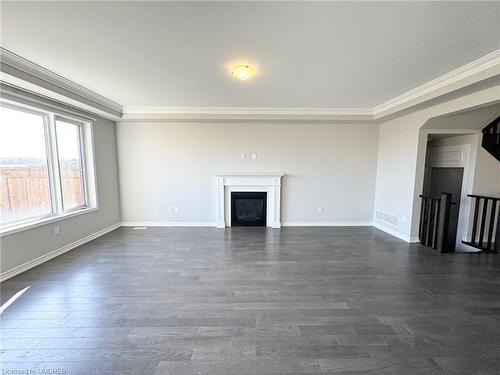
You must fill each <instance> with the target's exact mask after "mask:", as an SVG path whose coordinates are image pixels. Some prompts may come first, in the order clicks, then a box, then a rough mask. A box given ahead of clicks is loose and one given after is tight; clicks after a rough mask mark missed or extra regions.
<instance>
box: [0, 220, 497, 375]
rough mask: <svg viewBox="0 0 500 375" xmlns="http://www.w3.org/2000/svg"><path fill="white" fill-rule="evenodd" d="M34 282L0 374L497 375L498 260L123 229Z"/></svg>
mask: <svg viewBox="0 0 500 375" xmlns="http://www.w3.org/2000/svg"><path fill="white" fill-rule="evenodd" d="M27 286H31V288H30V289H28V290H27V291H26V292H25V293H24V295H22V296H21V297H20V298H19V299H18V300H17V301H16V302H15V303H14V304H12V305H11V306H10V307H9V308H7V310H6V311H5V312H4V313H3V314H2V315H1V342H0V346H1V361H2V363H1V365H0V367H1V374H8V373H9V372H8V371H11V372H10V373H14V370H18V371H20V370H28V369H30V368H36V369H44V370H45V371H47V370H52V371H60V372H53V373H65V374H108V373H110V374H111V373H116V374H158V375H160V374H172V375H192V374H196V375H229V374H234V375H249V374H255V375H266V374H295V375H299V374H350V375H353V374H367V373H369V374H398V375H405V374H411V375H416V374H425V375H434V374H464V375H465V374H466V375H490V374H500V255H498V256H495V255H484V254H482V255H477V254H454V255H440V254H437V253H436V252H435V251H434V250H432V249H429V248H424V247H421V246H419V245H408V244H406V243H404V242H402V241H400V240H398V239H395V238H394V237H391V236H389V235H387V234H385V233H383V232H381V231H379V230H377V229H374V228H369V227H363V228H284V229H282V230H271V229H265V228H233V229H227V230H217V229H213V228H149V229H146V230H134V229H131V228H128V229H126V228H121V229H118V230H116V231H114V232H112V233H109V234H107V235H105V236H103V237H101V238H99V239H97V240H95V241H92V242H89V243H88V244H86V245H84V246H81V247H80V248H78V249H75V250H73V251H71V252H69V253H66V254H64V255H62V256H60V257H58V258H56V259H54V260H52V261H50V262H47V263H45V264H43V265H41V266H39V267H36V268H34V269H32V270H30V271H28V272H26V273H24V274H21V275H19V276H17V277H14V278H12V279H10V280H8V281H6V282H4V283H3V284H2V285H1V288H2V301H3V302H4V301H5V300H7V299H8V298H9V297H10V296H12V295H13V294H14V293H16V292H17V291H19V290H21V289H23V288H25V287H27ZM36 373H40V372H36Z"/></svg>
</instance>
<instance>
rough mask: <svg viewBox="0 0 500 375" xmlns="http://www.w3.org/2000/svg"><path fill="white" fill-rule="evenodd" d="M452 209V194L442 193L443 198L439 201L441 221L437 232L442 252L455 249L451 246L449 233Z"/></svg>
mask: <svg viewBox="0 0 500 375" xmlns="http://www.w3.org/2000/svg"><path fill="white" fill-rule="evenodd" d="M450 211H451V194H450V193H441V200H440V201H439V212H440V215H439V221H438V228H437V230H438V232H437V247H436V248H437V249H438V250H439V251H440V252H441V253H447V252H450V251H454V250H453V249H450V248H449V247H450V246H449V241H448V234H449V231H450Z"/></svg>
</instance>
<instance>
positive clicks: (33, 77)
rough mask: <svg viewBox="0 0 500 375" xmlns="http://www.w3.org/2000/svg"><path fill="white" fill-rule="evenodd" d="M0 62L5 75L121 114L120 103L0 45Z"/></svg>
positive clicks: (117, 114) (0, 68)
mask: <svg viewBox="0 0 500 375" xmlns="http://www.w3.org/2000/svg"><path fill="white" fill-rule="evenodd" d="M0 62H1V64H0V71H1V72H2V73H4V74H6V75H7V76H11V77H15V78H18V79H20V80H22V81H25V82H27V83H31V84H33V85H35V86H38V87H41V88H42V89H45V90H48V91H52V92H55V93H57V94H59V95H62V96H65V97H68V98H70V99H73V100H75V101H77V102H81V103H83V104H85V105H87V106H88V107H93V108H96V109H98V110H100V111H104V112H107V113H109V114H111V115H113V116H116V117H120V116H121V113H122V106H121V104H119V103H116V102H114V101H112V100H110V99H108V98H105V97H104V96H102V95H100V94H98V93H96V92H94V91H92V90H89V89H87V88H85V87H83V86H82V85H79V84H78V83H76V82H73V81H71V80H69V79H67V78H64V77H62V76H60V75H59V74H57V73H54V72H52V71H50V70H48V69H46V68H44V67H42V66H40V65H38V64H35V63H34V62H32V61H30V60H27V59H25V58H24V57H21V56H19V55H16V54H15V53H13V52H11V51H9V50H8V49H5V48H3V47H0Z"/></svg>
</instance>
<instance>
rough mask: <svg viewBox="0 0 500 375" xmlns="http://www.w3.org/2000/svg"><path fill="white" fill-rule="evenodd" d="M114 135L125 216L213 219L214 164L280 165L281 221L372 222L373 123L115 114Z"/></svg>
mask: <svg viewBox="0 0 500 375" xmlns="http://www.w3.org/2000/svg"><path fill="white" fill-rule="evenodd" d="M117 140H118V155H119V165H120V189H121V210H122V221H124V222H158V223H167V222H171V223H172V222H173V223H175V222H177V223H193V224H194V223H206V224H210V223H212V224H214V225H215V213H216V186H215V176H214V175H215V174H216V173H218V172H219V173H231V172H248V173H252V172H283V173H285V174H286V176H285V177H284V178H283V181H282V215H281V219H282V222H284V224H287V223H295V224H297V223H305V224H307V223H310V224H313V223H316V224H317V223H325V224H326V225H328V224H333V223H335V224H339V223H345V222H349V223H352V224H366V223H371V222H372V218H373V198H374V186H375V171H376V164H377V144H378V127H377V125H374V124H368V125H366V124H365V125H360V124H327V125H307V124H304V125H299V124H295V125H285V124H274V125H272V124H220V125H219V124H168V123H152V122H142V123H139V122H137V123H132V122H130V123H129V122H122V123H118V124H117ZM241 153H246V156H247V159H245V160H241V158H240V154H241ZM252 153H255V154H257V159H256V160H252V159H251V157H250V156H251V154H252ZM175 206H177V207H178V211H177V213H176V212H174V211H173V210H169V207H171V208H173V207H175ZM318 206H322V207H323V211H319V210H318Z"/></svg>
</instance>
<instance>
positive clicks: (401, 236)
mask: <svg viewBox="0 0 500 375" xmlns="http://www.w3.org/2000/svg"><path fill="white" fill-rule="evenodd" d="M373 226H374V227H375V228H377V229H380V230H381V231H383V232H385V233H388V234H390V235H391V236H394V237H397V238H399V239H400V240H403V241H405V242H408V243H416V242H419V240H418V237H410V236H408V235H406V234H402V233H400V232H398V231H395V230H394V229H392V228H388V227H386V226H385V225H382V224H380V223H377V222H374V223H373Z"/></svg>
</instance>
